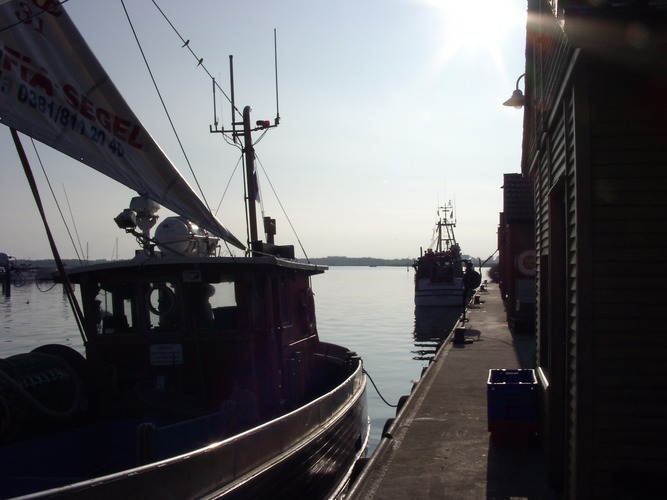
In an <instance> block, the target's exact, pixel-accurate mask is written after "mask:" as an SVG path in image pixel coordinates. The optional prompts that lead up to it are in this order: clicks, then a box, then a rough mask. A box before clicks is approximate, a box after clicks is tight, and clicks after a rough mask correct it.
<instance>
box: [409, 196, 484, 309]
mask: <svg viewBox="0 0 667 500" xmlns="http://www.w3.org/2000/svg"><path fill="white" fill-rule="evenodd" d="M455 227H456V221H455V219H454V208H453V206H452V203H451V202H449V203H448V204H446V205H445V206H443V207H439V208H438V220H437V222H436V226H435V232H434V240H433V243H432V244H431V247H429V248H428V249H427V250H426V252H423V253H421V255H420V256H419V258H418V259H416V260H415V262H414V263H413V266H412V267H413V268H414V269H415V306H417V307H458V308H463V307H465V304H466V302H467V300H468V299H469V298H470V294H471V292H472V291H473V290H474V289H475V288H477V287H478V286H479V284H480V283H481V276H480V274H479V273H478V272H477V271H475V270H474V268H473V265H472V262H471V261H470V259H464V258H463V257H462V255H461V247H460V246H459V244H458V243H457V242H456V238H455V236H454V228H455Z"/></svg>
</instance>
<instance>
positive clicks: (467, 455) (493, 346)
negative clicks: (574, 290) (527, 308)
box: [347, 284, 557, 500]
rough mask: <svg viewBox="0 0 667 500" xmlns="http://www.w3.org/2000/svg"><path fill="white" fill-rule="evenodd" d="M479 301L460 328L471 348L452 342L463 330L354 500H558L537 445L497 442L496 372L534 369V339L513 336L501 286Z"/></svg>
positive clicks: (392, 429)
mask: <svg viewBox="0 0 667 500" xmlns="http://www.w3.org/2000/svg"><path fill="white" fill-rule="evenodd" d="M478 296H479V297H478V300H479V303H478V304H477V303H471V304H470V306H469V308H468V310H467V312H466V320H465V321H463V322H460V323H459V324H458V325H457V326H458V327H459V328H462V327H464V328H465V343H454V342H453V339H454V337H455V333H454V332H455V331H456V328H455V329H454V330H453V331H452V333H451V334H450V335H449V337H448V338H447V339H446V340H445V341H444V342H443V344H442V346H441V347H440V349H439V350H438V352H437V354H436V356H435V358H434V360H433V361H432V362H431V364H430V365H429V367H428V369H427V370H426V371H425V372H424V374H423V376H422V378H421V379H420V381H419V382H418V383H417V384H416V385H415V386H414V388H413V391H412V393H411V394H410V397H409V398H408V399H407V402H406V403H405V405H404V406H403V407H402V409H401V410H400V411H399V413H398V414H397V416H396V419H395V420H394V422H393V424H392V425H391V426H389V427H388V428H386V429H385V435H387V436H388V437H384V438H383V439H382V440H381V441H380V444H379V446H378V448H377V449H376V450H375V452H374V453H373V455H372V456H371V457H370V459H369V460H368V462H367V463H366V465H365V467H364V468H363V469H362V471H361V473H360V475H359V477H358V478H357V480H356V481H355V482H354V484H353V485H352V488H351V489H350V491H349V493H348V496H347V498H350V499H392V500H394V499H398V498H405V499H407V498H411V499H412V498H423V499H437V498H444V499H450V500H459V499H461V500H463V499H465V500H469V499H497V500H509V499H512V500H518V499H539V500H542V499H545V500H551V499H556V498H557V496H556V495H555V493H554V491H553V490H552V489H551V488H550V487H549V485H548V480H547V473H546V465H545V461H544V457H543V453H542V449H541V448H540V447H539V445H538V444H532V445H531V444H522V445H513V444H512V445H508V444H505V445H502V446H500V445H496V444H494V443H492V441H491V439H490V434H489V432H488V430H487V429H488V427H487V396H486V394H487V388H486V386H487V380H488V376H489V370H490V369H496V368H510V369H514V368H533V367H534V356H535V337H534V336H518V335H512V333H511V332H510V331H509V328H508V326H507V321H506V316H505V311H504V305H503V302H502V298H501V296H500V291H499V288H498V286H497V285H495V284H490V285H486V286H485V287H483V289H482V291H480V292H478ZM475 302H477V299H476V300H475ZM457 340H461V336H460V331H459V336H458V339H457Z"/></svg>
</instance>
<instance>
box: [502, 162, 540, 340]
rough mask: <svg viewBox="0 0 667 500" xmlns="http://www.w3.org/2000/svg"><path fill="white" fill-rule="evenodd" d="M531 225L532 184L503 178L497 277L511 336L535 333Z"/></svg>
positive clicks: (517, 177) (523, 179)
mask: <svg viewBox="0 0 667 500" xmlns="http://www.w3.org/2000/svg"><path fill="white" fill-rule="evenodd" d="M534 222H535V209H534V206H533V182H532V181H531V180H530V179H527V178H526V177H524V176H522V175H521V174H505V175H503V211H502V212H501V213H500V221H499V224H498V274H499V277H500V283H499V285H500V292H501V293H502V295H503V302H504V303H505V311H506V313H507V323H508V325H509V328H510V330H511V331H512V333H520V334H532V333H535V231H534Z"/></svg>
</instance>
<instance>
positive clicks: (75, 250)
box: [30, 138, 83, 264]
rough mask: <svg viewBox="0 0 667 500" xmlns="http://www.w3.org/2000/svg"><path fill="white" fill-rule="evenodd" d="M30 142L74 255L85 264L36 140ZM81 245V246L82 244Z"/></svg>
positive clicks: (80, 262)
mask: <svg viewBox="0 0 667 500" xmlns="http://www.w3.org/2000/svg"><path fill="white" fill-rule="evenodd" d="M30 142H31V143H32V148H33V149H34V150H35V155H36V156H37V162H38V163H39V166H40V167H41V169H42V173H43V174H44V178H45V179H46V184H47V186H49V190H50V191H51V196H53V201H54V202H55V204H56V208H57V209H58V213H59V214H60V218H61V219H62V221H63V224H64V226H65V229H66V230H67V234H68V235H69V240H70V241H71V242H72V247H73V248H74V253H75V254H76V258H77V259H78V260H79V264H82V263H83V262H82V259H81V255H79V250H78V249H77V248H76V244H75V243H74V238H73V237H72V232H71V231H70V230H69V226H68V225H67V221H66V220H65V215H64V214H63V211H62V209H61V208H60V203H58V198H56V193H55V192H54V191H53V187H52V186H51V181H50V180H49V176H48V175H47V173H46V169H45V168H44V163H43V162H42V157H41V156H40V154H39V151H37V145H36V144H35V140H34V139H32V138H31V139H30ZM70 213H71V211H70ZM72 220H73V219H72ZM77 238H78V235H77ZM79 245H81V243H80V242H79ZM81 253H82V254H83V250H82V251H81Z"/></svg>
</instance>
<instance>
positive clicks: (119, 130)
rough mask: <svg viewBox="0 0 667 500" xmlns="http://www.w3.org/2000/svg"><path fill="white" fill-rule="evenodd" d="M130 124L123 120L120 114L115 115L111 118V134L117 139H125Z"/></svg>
mask: <svg viewBox="0 0 667 500" xmlns="http://www.w3.org/2000/svg"><path fill="white" fill-rule="evenodd" d="M129 126H130V122H128V121H127V120H123V119H122V118H121V117H120V116H115V117H114V120H113V135H115V136H116V137H118V138H119V139H123V140H124V141H126V140H127V129H128V128H129Z"/></svg>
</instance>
